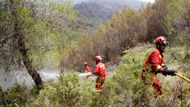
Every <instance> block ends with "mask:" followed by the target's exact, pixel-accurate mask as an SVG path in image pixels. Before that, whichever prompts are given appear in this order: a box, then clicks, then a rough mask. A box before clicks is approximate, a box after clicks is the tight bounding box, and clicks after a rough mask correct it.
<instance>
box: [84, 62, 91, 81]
mask: <svg viewBox="0 0 190 107" xmlns="http://www.w3.org/2000/svg"><path fill="white" fill-rule="evenodd" d="M84 71H85V72H86V73H90V67H89V66H88V63H87V62H84ZM89 77H90V75H87V76H86V79H88V78H89Z"/></svg>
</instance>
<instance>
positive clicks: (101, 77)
mask: <svg viewBox="0 0 190 107" xmlns="http://www.w3.org/2000/svg"><path fill="white" fill-rule="evenodd" d="M94 60H95V62H96V68H95V70H94V72H93V74H94V75H96V76H98V77H97V79H96V91H98V92H99V91H101V89H102V85H103V84H104V81H105V77H106V67H105V65H104V64H103V63H102V57H101V56H100V55H97V56H95V57H94Z"/></svg>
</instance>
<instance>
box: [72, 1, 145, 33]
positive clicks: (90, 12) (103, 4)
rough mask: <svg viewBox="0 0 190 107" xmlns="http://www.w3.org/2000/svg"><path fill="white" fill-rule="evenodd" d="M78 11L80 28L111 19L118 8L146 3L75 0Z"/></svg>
mask: <svg viewBox="0 0 190 107" xmlns="http://www.w3.org/2000/svg"><path fill="white" fill-rule="evenodd" d="M73 2H74V3H75V5H74V9H76V10H77V12H78V16H79V19H78V22H79V26H80V28H85V29H86V28H94V27H97V26H98V25H99V24H101V23H103V22H105V21H107V20H109V19H111V17H112V16H113V14H114V13H115V11H116V10H119V9H122V8H124V7H125V6H129V7H131V8H134V9H139V8H140V7H142V6H144V5H146V2H142V1H138V0H109V1H108V0H73Z"/></svg>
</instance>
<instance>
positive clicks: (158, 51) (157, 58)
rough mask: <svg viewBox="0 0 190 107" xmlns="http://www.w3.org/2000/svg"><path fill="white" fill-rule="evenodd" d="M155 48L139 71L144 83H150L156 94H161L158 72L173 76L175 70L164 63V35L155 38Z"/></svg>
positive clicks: (165, 44) (165, 41)
mask: <svg viewBox="0 0 190 107" xmlns="http://www.w3.org/2000/svg"><path fill="white" fill-rule="evenodd" d="M155 44H156V48H155V49H154V50H153V51H152V52H151V53H150V54H149V55H148V57H147V58H146V61H145V63H144V66H143V70H142V73H141V79H142V80H143V82H144V83H145V85H152V86H153V87H154V89H156V91H157V93H156V96H158V95H161V94H162V86H161V84H160V80H159V79H158V77H157V74H158V73H161V74H163V75H165V76H166V75H171V76H175V73H176V71H175V70H168V68H167V66H166V65H164V56H163V53H164V50H165V48H166V46H167V40H166V37H164V36H160V37H157V38H156V40H155Z"/></svg>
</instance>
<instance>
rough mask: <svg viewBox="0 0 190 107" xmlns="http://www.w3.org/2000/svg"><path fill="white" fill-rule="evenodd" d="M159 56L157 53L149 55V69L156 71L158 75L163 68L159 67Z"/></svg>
mask: <svg viewBox="0 0 190 107" xmlns="http://www.w3.org/2000/svg"><path fill="white" fill-rule="evenodd" d="M159 55H160V54H159V53H157V52H154V53H152V54H151V68H152V70H153V71H156V72H158V73H162V71H163V70H164V68H163V67H162V66H161V65H160V63H162V62H161V60H160V56H159Z"/></svg>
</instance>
